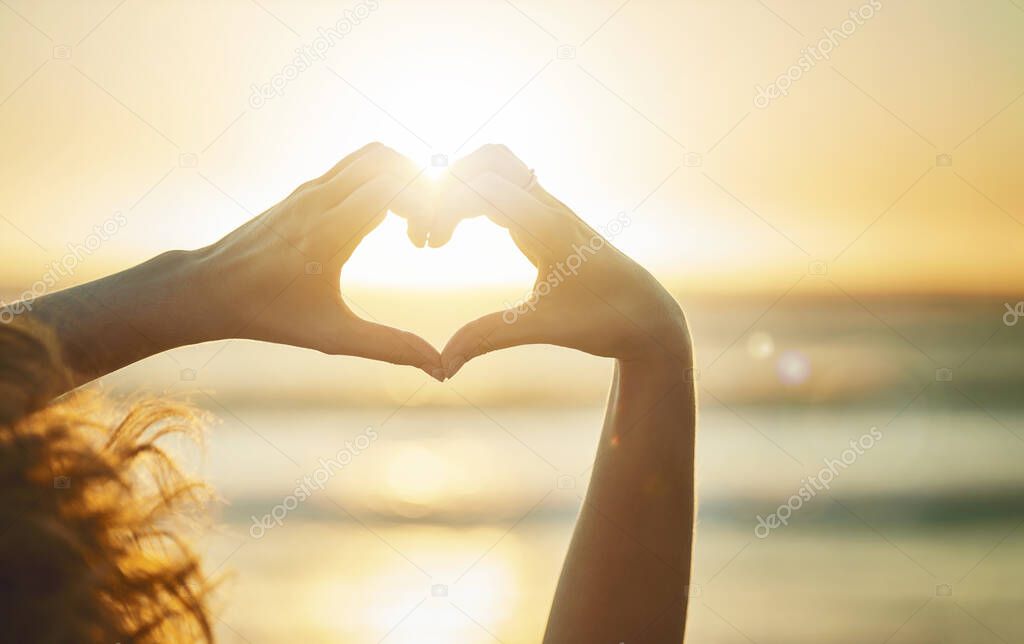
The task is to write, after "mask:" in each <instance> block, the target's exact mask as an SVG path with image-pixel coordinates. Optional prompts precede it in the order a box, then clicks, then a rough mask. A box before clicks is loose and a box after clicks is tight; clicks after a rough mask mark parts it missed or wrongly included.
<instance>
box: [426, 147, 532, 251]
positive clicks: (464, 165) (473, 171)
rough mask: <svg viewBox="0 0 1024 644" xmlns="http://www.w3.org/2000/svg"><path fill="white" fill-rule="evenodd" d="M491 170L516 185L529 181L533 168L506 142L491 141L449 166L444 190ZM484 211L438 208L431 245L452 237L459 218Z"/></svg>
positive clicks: (522, 184)
mask: <svg viewBox="0 0 1024 644" xmlns="http://www.w3.org/2000/svg"><path fill="white" fill-rule="evenodd" d="M488 172H494V173H496V174H499V175H501V176H503V177H505V178H506V179H508V180H509V181H510V182H512V183H513V184H515V185H521V186H526V185H528V184H529V182H530V180H531V177H532V176H533V172H532V171H531V170H530V168H528V167H527V166H526V164H525V163H523V162H522V161H521V160H519V159H518V158H517V157H516V156H515V155H514V154H512V152H511V151H510V150H509V149H508V148H507V147H505V146H504V145H497V144H487V145H484V146H482V147H480V148H477V149H476V150H474V151H473V152H472V153H470V154H468V155H466V156H464V157H462V158H461V159H459V160H458V161H456V162H455V163H454V164H452V166H451V167H450V168H449V170H448V172H447V173H446V174H445V175H444V177H443V178H442V180H441V182H440V190H441V192H442V193H443V192H450V191H452V190H456V191H457V190H459V189H460V187H461V185H462V184H469V183H472V181H473V180H475V179H476V178H478V177H480V176H481V175H483V174H486V173H488ZM480 214H482V213H480V212H458V211H455V210H451V209H446V208H438V211H437V215H436V216H435V218H434V222H433V226H432V227H431V229H430V245H431V246H432V247H434V248H438V247H440V246H443V245H445V244H447V243H448V241H450V240H451V238H452V234H453V233H454V232H455V228H456V227H457V226H458V224H459V222H460V221H462V220H463V219H466V218H469V217H475V216H477V215H480Z"/></svg>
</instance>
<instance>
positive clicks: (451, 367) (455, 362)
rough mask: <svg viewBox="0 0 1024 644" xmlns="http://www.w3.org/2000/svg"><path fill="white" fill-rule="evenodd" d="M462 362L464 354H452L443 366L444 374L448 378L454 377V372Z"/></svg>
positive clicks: (455, 372)
mask: <svg viewBox="0 0 1024 644" xmlns="http://www.w3.org/2000/svg"><path fill="white" fill-rule="evenodd" d="M464 364H466V358H465V356H463V355H462V354H458V355H454V356H452V358H451V359H450V360H449V361H448V364H447V365H446V366H445V368H444V371H445V375H446V376H447V377H448V378H452V377H454V376H455V374H457V373H458V372H459V369H461V368H462V365H464Z"/></svg>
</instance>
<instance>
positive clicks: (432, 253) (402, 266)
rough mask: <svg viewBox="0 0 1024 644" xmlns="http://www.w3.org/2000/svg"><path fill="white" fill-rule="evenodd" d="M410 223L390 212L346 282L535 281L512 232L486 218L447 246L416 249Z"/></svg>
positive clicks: (450, 284) (351, 264)
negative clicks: (513, 240) (408, 230)
mask: <svg viewBox="0 0 1024 644" xmlns="http://www.w3.org/2000/svg"><path fill="white" fill-rule="evenodd" d="M405 231H406V222H405V220H403V219H402V218H400V217H398V216H396V215H393V214H389V215H388V216H387V218H385V220H384V222H383V223H381V225H380V226H379V227H378V228H377V229H376V230H374V231H373V232H371V233H370V234H369V235H367V236H366V238H365V239H364V240H363V242H362V243H361V244H360V245H359V248H357V249H356V251H355V253H354V254H353V255H352V258H351V259H350V260H349V261H348V263H346V264H345V268H344V270H343V271H342V281H343V282H344V283H346V284H356V285H359V286H363V285H372V286H391V287H412V288H417V289H423V288H437V289H460V288H465V287H470V286H481V285H495V284H501V285H509V284H512V285H517V286H522V287H523V288H524V289H525V288H527V287H528V286H529V285H530V284H532V283H533V280H534V278H535V277H536V275H537V270H536V269H535V268H534V267H533V266H532V265H531V264H530V262H529V261H528V260H527V259H526V258H525V257H523V255H522V253H520V252H519V249H517V248H516V247H515V244H514V243H513V242H512V239H511V238H510V237H509V235H508V232H507V231H505V230H503V229H501V228H499V227H498V226H495V225H494V224H493V223H491V222H490V221H488V220H486V219H485V218H483V217H478V218H476V219H467V220H465V221H463V222H461V223H460V224H459V227H458V228H457V229H456V230H455V234H454V235H453V236H452V239H451V241H449V242H448V243H447V244H446V245H445V246H444V247H442V248H416V247H415V246H413V245H412V244H411V243H410V242H409V239H408V238H407V237H406V232H405Z"/></svg>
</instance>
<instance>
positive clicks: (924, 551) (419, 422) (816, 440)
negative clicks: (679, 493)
mask: <svg viewBox="0 0 1024 644" xmlns="http://www.w3.org/2000/svg"><path fill="white" fill-rule="evenodd" d="M944 384H948V383H935V385H934V386H929V387H928V389H927V391H925V392H924V393H922V394H921V395H920V396H918V397H917V398H915V399H914V400H913V401H912V402H911V403H910V404H909V405H908V404H906V403H904V404H901V405H873V406H863V405H862V406H823V405H815V406H796V405H794V406H789V407H778V406H776V407H772V408H764V407H757V406H738V405H729V406H728V407H727V406H725V405H724V404H718V403H716V401H715V400H714V399H713V398H712V397H710V396H704V397H702V400H701V418H700V426H699V434H698V463H697V476H698V495H699V503H700V509H699V519H698V523H697V527H696V532H697V538H696V551H695V555H694V574H693V584H692V587H691V589H690V595H691V599H690V610H689V622H688V641H692V642H723V643H725V642H729V643H731V642H757V643H758V644H766V643H774V642H778V643H782V642H786V643H790V644H792V643H802V642H808V643H811V642H815V643H818V642H851V643H853V642H857V643H863V642H893V643H900V642H905V643H911V642H914V643H918V642H920V643H925V642H928V643H931V642H957V643H960V642H993V643H995V642H1015V641H1024V623H1022V622H1021V620H1020V619H1019V615H1020V611H1021V609H1022V608H1024V585H1022V584H1021V583H1020V578H1021V573H1022V572H1024V527H1022V523H1024V495H1022V494H1021V491H1022V490H1024V417H1022V415H1021V414H1019V413H1017V412H1014V411H1001V412H998V413H995V414H994V413H992V412H987V411H982V410H979V409H971V408H968V407H966V406H962V405H961V406H951V405H949V404H948V401H949V392H948V391H944V390H943V389H942V387H941V386H940V385H944ZM209 408H210V409H211V411H212V412H213V413H214V414H215V415H216V416H217V417H218V418H220V420H221V422H220V423H219V424H217V425H216V426H214V427H213V428H212V430H211V432H210V438H209V445H208V447H207V453H206V455H205V460H204V463H203V465H202V466H201V471H202V473H203V474H204V476H206V477H207V478H208V479H209V480H210V481H211V482H212V483H213V485H214V486H215V487H216V488H217V489H218V491H219V492H220V494H221V496H222V497H223V503H222V504H221V505H219V506H218V514H217V521H216V523H215V525H214V527H213V528H212V530H211V531H210V532H209V533H208V535H207V536H206V538H205V541H204V550H205V555H206V561H207V565H208V567H209V568H210V569H215V570H216V572H217V573H218V574H225V575H226V577H225V581H224V584H223V586H222V588H221V590H220V591H219V594H218V605H219V606H220V608H221V612H220V618H219V620H218V622H217V629H218V634H219V636H220V638H221V640H222V641H225V642H280V641H302V642H338V641H343V642H381V641H384V642H416V643H428V644H429V643H432V642H495V641H497V642H505V643H512V642H537V641H539V640H540V637H541V634H542V633H543V628H544V623H545V619H546V616H547V612H548V609H549V607H550V601H551V596H552V594H553V591H554V586H555V583H556V580H557V576H558V573H559V570H560V565H561V560H562V557H563V556H564V553H565V549H566V547H567V546H568V542H569V538H570V536H571V532H572V528H573V524H574V520H575V516H576V512H577V510H578V508H579V505H580V502H581V496H582V494H583V493H584V490H585V488H586V483H587V476H588V473H589V466H590V464H591V462H592V458H593V454H594V450H595V445H596V441H597V436H598V431H599V427H600V422H601V417H602V414H603V410H602V409H601V408H600V407H596V406H592V405H591V406H583V407H573V408H558V407H546V408H525V409H524V408H520V407H503V408H488V409H486V410H484V409H474V408H452V409H445V408H430V407H427V408H419V407H381V408H365V409H357V410H340V409H331V408H323V407H317V408H311V407H302V406H295V407H292V408H289V407H287V406H276V407H265V406H259V405H252V406H232V407H230V408H226V407H224V406H222V405H221V404H219V403H218V404H216V405H215V404H212V403H211V404H210V405H209ZM872 430H873V431H874V434H872ZM866 435H870V436H874V437H875V439H874V440H873V441H867V440H865V442H864V443H867V442H871V443H872V444H871V446H870V448H868V449H863V448H862V450H861V452H862V453H858V454H856V455H855V458H852V459H851V458H850V454H849V453H847V454H846V455H845V458H846V460H847V461H850V462H849V463H848V464H847V463H845V462H843V459H844V451H845V450H847V448H849V441H851V440H854V441H858V440H861V439H862V437H864V436H866ZM864 443H862V444H864ZM346 453H347V454H348V456H346ZM330 459H334V462H333V463H332V462H331V461H330ZM829 462H831V463H833V465H832V470H834V473H833V475H832V476H828V475H824V478H829V488H828V489H824V490H817V489H816V490H815V494H814V496H813V497H812V498H810V499H809V500H807V501H806V502H803V503H800V504H799V507H798V508H794V507H791V511H790V512H789V513H788V515H787V521H786V525H781V524H780V525H779V526H778V527H777V528H775V529H773V530H769V531H768V533H767V534H766V535H765V534H764V531H763V530H762V532H761V534H758V533H757V532H756V531H755V528H757V526H758V519H757V517H758V516H761V517H767V516H769V515H770V514H771V513H773V512H777V513H778V514H779V515H780V516H781V515H782V514H783V512H782V511H779V507H780V506H782V505H785V504H787V502H789V501H788V500H789V499H790V497H791V496H792V495H794V494H798V493H799V490H800V489H801V487H807V486H808V485H809V484H808V483H807V477H809V476H818V477H819V478H820V479H821V480H824V479H823V478H821V477H822V474H823V471H824V470H825V469H827V468H828V463H829ZM837 462H840V463H842V464H841V465H837V464H836V463H837ZM305 477H309V478H308V481H311V482H312V484H311V483H309V482H308V481H307V482H306V488H307V489H308V491H309V494H308V496H306V497H305V498H302V499H300V498H298V497H299V494H298V493H297V491H296V487H299V486H301V485H302V482H303V481H304V478H305ZM321 488H322V489H321ZM807 489H810V488H807ZM289 499H290V500H289ZM795 505H796V504H795V503H793V502H790V506H795ZM254 517H255V518H254ZM614 641H616V642H618V641H627V642H628V641H641V640H639V639H638V640H630V639H629V638H628V636H620V637H617V638H616V639H615V640H614Z"/></svg>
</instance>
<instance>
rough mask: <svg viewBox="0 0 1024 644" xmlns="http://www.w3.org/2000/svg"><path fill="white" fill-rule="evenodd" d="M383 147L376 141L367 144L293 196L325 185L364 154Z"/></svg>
mask: <svg viewBox="0 0 1024 644" xmlns="http://www.w3.org/2000/svg"><path fill="white" fill-rule="evenodd" d="M383 145H384V144H383V143H378V142H376V141H374V142H373V143H367V144H366V145H364V146H363V147H361V148H359V149H358V150H356V151H355V152H353V153H351V154H349V155H348V156H346V157H345V158H344V159H342V160H341V161H338V162H337V163H335V164H334V166H333V167H332V168H331V169H330V170H328V171H327V172H325V173H323V174H322V175H320V176H319V177H317V178H316V179H310V180H309V181H307V182H306V183H304V184H302V185H300V186H299V187H298V188H296V189H295V190H293V191H292V195H296V194H298V193H300V192H303V191H306V190H309V189H311V188H313V187H316V186H319V185H321V184H323V183H325V182H326V181H329V180H330V179H331V178H333V177H334V176H336V175H337V174H338V173H339V172H341V171H342V170H344V169H345V168H347V167H348V166H350V165H351V164H352V163H353V162H355V160H356V159H358V158H359V157H361V156H363V155H364V154H366V153H368V152H370V151H372V150H374V149H376V148H377V147H380V146H383ZM292 195H289V196H292Z"/></svg>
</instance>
